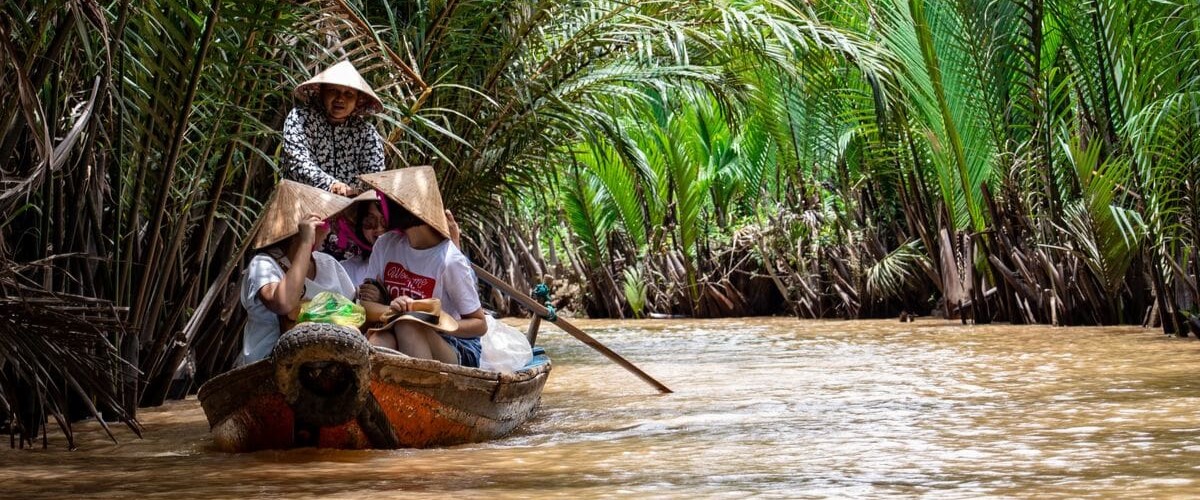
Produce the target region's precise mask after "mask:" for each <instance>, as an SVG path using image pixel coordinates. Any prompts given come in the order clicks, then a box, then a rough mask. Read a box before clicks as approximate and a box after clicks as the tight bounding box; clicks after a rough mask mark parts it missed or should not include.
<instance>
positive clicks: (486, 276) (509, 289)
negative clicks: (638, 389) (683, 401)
mask: <svg viewBox="0 0 1200 500" xmlns="http://www.w3.org/2000/svg"><path fill="white" fill-rule="evenodd" d="M471 267H473V268H474V269H475V274H477V275H479V277H480V278H481V279H483V281H486V282H488V284H490V285H492V286H494V287H496V288H499V289H500V291H502V292H504V293H506V294H508V296H509V297H512V298H513V299H514V300H516V301H517V302H520V303H521V305H523V306H525V307H526V308H528V309H529V310H530V311H533V313H534V314H536V315H538V316H541V317H543V318H545V317H546V316H547V315H548V314H549V313H550V311H549V310H547V309H546V306H543V305H542V304H539V303H538V301H536V300H533V297H530V296H528V295H526V294H525V293H524V292H521V291H520V290H517V289H516V288H514V287H513V286H512V285H509V284H508V283H505V282H504V281H502V280H501V279H500V278H498V277H496V276H495V275H493V274H492V273H489V272H487V271H486V270H484V269H483V268H482V267H479V265H478V264H471ZM547 321H550V322H551V323H554V324H555V326H557V327H559V328H562V329H563V331H565V332H567V333H569V334H570V335H571V336H572V337H575V338H576V339H578V340H579V341H580V342H583V343H584V344H587V345H588V347H591V348H592V349H595V350H596V351H597V352H599V353H600V354H603V355H604V357H606V358H608V359H610V360H612V361H613V362H614V363H616V364H618V365H621V367H622V368H624V369H626V370H628V371H629V372H630V373H633V374H634V375H637V376H638V378H640V379H642V380H643V381H645V382H646V383H648V384H650V385H651V386H654V388H655V389H658V392H661V393H664V394H666V393H670V392H673V391H671V389H670V388H668V387H667V386H665V385H663V383H662V382H659V381H657V380H655V379H654V377H651V376H650V375H649V374H647V373H646V372H644V371H642V370H641V368H638V367H637V366H634V364H633V363H630V362H629V361H628V360H626V359H625V358H622V357H621V355H620V354H617V353H616V352H614V351H613V350H612V349H609V348H608V347H607V346H605V345H604V344H601V343H600V341H599V340H596V339H594V338H592V336H591V335H588V334H586V333H583V330H580V329H579V328H576V327H575V325H572V324H571V323H570V322H568V321H567V320H565V319H563V318H562V317H561V316H559V317H557V318H555V319H553V320H549V319H548V320H547Z"/></svg>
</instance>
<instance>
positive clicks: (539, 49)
mask: <svg viewBox="0 0 1200 500" xmlns="http://www.w3.org/2000/svg"><path fill="white" fill-rule="evenodd" d="M341 58H350V59H352V60H353V61H354V62H355V63H356V65H357V66H358V67H359V69H360V70H361V71H362V72H363V73H364V74H365V76H366V77H367V78H368V80H370V81H371V82H372V83H373V85H374V86H375V88H376V89H378V90H379V93H380V94H381V95H382V96H383V98H384V100H385V104H386V107H387V112H386V113H383V114H382V116H381V117H380V118H379V120H378V124H379V126H380V129H381V131H382V132H384V134H385V136H386V137H387V142H388V144H389V147H388V162H389V165H391V166H393V167H399V166H404V165H414V164H433V165H434V166H435V167H437V168H438V171H439V175H440V180H441V183H442V186H443V190H444V193H445V198H446V201H447V205H448V206H449V207H450V208H451V209H453V210H455V211H456V213H457V214H458V215H459V218H460V219H462V220H463V221H464V225H465V232H466V239H467V244H466V245H467V247H468V250H469V252H470V253H471V255H472V258H473V259H475V260H476V261H477V262H480V263H482V264H483V265H484V266H485V267H489V268H492V269H495V270H497V272H499V273H500V274H502V275H503V276H504V277H505V278H507V279H508V280H510V281H511V282H513V283H514V284H516V285H517V286H518V287H527V286H529V285H531V284H532V283H535V282H537V281H540V280H542V279H543V278H544V275H546V274H553V275H554V276H555V278H556V281H557V282H558V283H559V291H560V296H561V297H563V298H564V300H565V301H570V302H569V306H570V307H571V308H574V309H576V310H583V311H586V312H587V313H589V314H593V315H604V316H626V315H634V316H642V315H646V314H651V313H658V314H687V315H696V316H718V315H737V314H764V313H767V314H770V313H791V314H796V315H799V316H803V317H848V318H854V317H869V316H884V315H894V314H898V313H899V312H901V311H908V312H909V313H915V314H922V315H923V314H929V313H930V311H931V310H934V309H935V308H936V311H937V312H938V313H939V314H944V315H946V316H947V317H959V316H963V317H968V318H972V319H973V320H975V321H977V322H986V321H993V320H1003V321H1013V322H1054V323H1058V324H1104V323H1117V322H1127V323H1139V322H1143V320H1144V319H1146V320H1148V321H1153V322H1159V323H1161V324H1162V325H1163V328H1164V329H1165V331H1167V332H1173V333H1185V332H1186V331H1187V329H1189V328H1192V329H1195V328H1196V326H1197V325H1200V319H1198V318H1200V316H1198V314H1200V291H1198V288H1197V275H1198V273H1200V267H1198V266H1200V263H1198V262H1197V259H1198V256H1197V254H1196V251H1195V250H1194V249H1195V248H1196V247H1197V244H1198V243H1200V220H1198V218H1200V202H1198V201H1197V197H1196V195H1197V186H1196V179H1197V178H1198V174H1200V172H1198V170H1200V141H1198V140H1197V132H1200V4H1197V3H1196V2H1194V1H1191V0H1086V1H1076V0H1070V1H1068V0H960V1H949V0H947V1H940V0H939V1H934V0H878V1H862V0H860V1H849V0H846V1H832V2H806V1H802V0H794V1H787V0H736V1H727V2H696V1H687V0H657V1H646V2H613V1H603V0H591V1H577V2H559V1H538V0H520V1H507V2H498V1H494V0H445V1H436V2H423V1H413V2H407V1H406V2H375V1H367V0H361V1H360V0H318V1H314V2H311V3H307V4H305V5H296V4H294V3H290V2H236V1H223V0H213V1H211V2H206V3H195V2H179V1H177V0H150V1H145V2H129V1H127V0H126V1H108V2H73V1H54V0H49V1H47V0H40V1H30V0H9V1H6V2H5V3H4V4H3V6H2V7H0V102H4V103H9V105H8V106H3V107H0V182H2V184H0V206H3V211H2V212H0V213H3V214H4V215H3V219H2V220H0V260H3V261H4V262H5V263H6V264H5V265H6V267H7V268H9V269H10V271H8V273H9V274H7V275H9V276H14V278H13V279H12V280H10V281H6V282H5V283H8V282H11V283H14V284H13V285H4V292H5V293H4V296H5V297H9V298H11V297H14V296H18V295H21V294H22V293H25V292H18V290H32V288H30V287H31V286H34V287H36V288H37V293H38V294H46V295H38V296H39V297H58V299H55V300H62V301H63V303H64V304H75V303H77V302H78V301H79V300H83V299H80V297H82V298H85V299H86V300H88V301H90V302H87V303H88V304H89V305H88V307H87V308H86V309H87V314H89V315H91V316H88V317H90V318H95V317H96V315H97V314H98V313H97V310H98V307H107V308H108V310H109V311H110V315H109V316H111V317H114V318H119V320H108V319H106V320H104V321H63V322H62V323H61V328H63V329H64V331H68V332H69V333H70V335H63V336H62V337H61V340H58V341H54V342H53V343H54V344H55V345H61V347H60V348H61V349H63V352H69V353H72V354H71V355H69V356H64V357H58V358H46V357H38V356H31V355H29V353H28V352H22V349H24V350H26V351H28V350H29V349H33V348H34V347H32V346H34V345H35V344H33V343H4V345H3V346H0V365H2V368H3V369H0V395H3V396H4V397H3V398H0V404H2V405H0V410H8V411H0V414H2V413H15V412H17V411H18V410H21V409H22V408H25V409H27V407H28V406H29V405H28V404H26V403H23V402H22V401H25V400H26V399H27V398H18V397H17V393H18V392H21V391H26V392H30V391H32V392H33V393H34V396H35V397H34V398H33V399H34V400H40V401H42V403H43V404H45V405H46V407H47V408H49V411H51V412H52V413H53V414H55V415H58V416H60V417H62V413H63V412H64V411H65V403H63V400H64V399H65V398H67V395H68V394H69V393H72V392H75V393H78V394H82V395H84V398H83V399H93V400H96V401H98V402H100V403H101V406H112V407H114V409H113V411H114V412H115V414H116V415H117V416H126V417H127V416H131V415H132V414H133V410H134V408H135V407H136V406H137V404H139V403H141V404H155V403H157V402H159V401H161V400H162V399H163V397H165V395H166V393H167V391H168V388H169V387H170V385H171V379H172V376H173V375H174V374H175V373H176V368H177V367H178V366H180V365H181V363H183V362H185V361H187V360H190V362H191V363H192V364H194V365H195V369H196V375H197V376H198V377H199V378H200V379H203V378H204V377H206V376H209V375H211V374H213V373H216V372H220V371H222V370H224V369H226V368H227V367H228V366H229V362H230V360H231V359H232V354H233V352H235V351H236V350H237V349H238V346H239V340H238V332H240V325H241V319H242V318H241V311H240V309H239V308H238V307H237V300H236V293H237V290H236V287H235V286H234V284H235V283H236V280H237V275H238V272H239V270H240V266H241V264H242V260H243V259H242V258H241V257H242V254H243V253H244V251H245V248H244V246H245V241H246V238H245V236H246V235H247V233H248V232H249V231H250V230H251V227H252V225H253V222H254V220H255V214H256V213H257V210H258V207H259V205H260V202H261V200H264V199H265V197H266V196H265V195H266V194H267V193H268V192H269V190H270V188H271V186H272V185H273V184H274V182H275V180H276V179H277V178H278V176H279V172H278V166H277V156H278V155H277V149H278V139H279V137H278V129H279V125H280V124H281V122H282V118H283V116H284V114H285V113H286V111H287V110H288V108H289V107H290V105H291V99H290V94H289V91H290V89H291V88H292V87H294V85H295V84H296V83H297V82H299V81H301V80H303V79H304V78H306V77H307V76H308V75H310V74H312V73H313V72H314V71H315V70H317V69H320V68H323V67H325V66H327V65H328V64H330V63H331V62H334V61H336V60H338V59H341ZM17 284H19V286H17ZM28 293H33V292H28ZM487 293H488V296H489V299H491V306H492V307H495V308H497V309H501V310H506V311H512V310H514V306H513V305H512V304H511V303H507V302H505V301H504V300H503V299H502V298H499V297H496V296H495V293H494V292H492V291H487ZM39 300H43V301H44V300H49V299H39ZM96 304H100V305H101V306H96ZM939 304H940V305H939ZM81 314H83V313H81ZM109 316H106V318H107V317H109ZM7 325H8V326H3V327H0V336H12V335H18V334H19V333H20V328H18V327H16V326H14V324H12V323H8V324H7ZM39 331H40V330H39ZM56 338H59V337H56ZM80 339H89V340H87V341H82V340H80ZM38 345H40V344H38ZM95 356H98V357H99V358H100V359H103V358H105V357H108V358H112V357H115V356H119V357H120V358H121V359H123V360H125V361H127V362H128V366H132V367H136V368H137V369H138V370H140V374H135V373H134V372H133V370H131V369H126V368H125V367H123V366H122V365H120V364H119V363H110V364H107V365H103V366H106V368H103V370H105V371H106V372H107V373H108V374H109V375H111V376H110V377H95V376H92V375H91V374H92V373H93V372H94V371H95V370H96V369H97V368H96V366H100V365H97V364H95V363H93V362H92V360H93V359H94V357H95ZM22 384H24V385H22ZM122 409H123V411H122ZM88 411H89V412H92V413H98V412H99V411H107V410H104V409H103V408H101V409H100V410H97V409H95V408H90V409H89V410H88ZM22 432H23V433H24V435H26V436H31V435H32V434H31V433H29V429H28V425H26V426H25V428H23V429H22Z"/></svg>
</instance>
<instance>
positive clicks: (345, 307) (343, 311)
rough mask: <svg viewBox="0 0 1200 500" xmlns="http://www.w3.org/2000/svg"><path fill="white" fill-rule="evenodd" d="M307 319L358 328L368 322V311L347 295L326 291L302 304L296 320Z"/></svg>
mask: <svg viewBox="0 0 1200 500" xmlns="http://www.w3.org/2000/svg"><path fill="white" fill-rule="evenodd" d="M306 321H311V322H313V323H330V324H334V325H342V326H349V327H351V328H358V327H360V326H362V324H363V323H366V322H367V312H366V310H365V309H363V307H362V306H360V305H358V304H355V303H354V301H352V300H350V299H349V298H347V297H346V296H345V295H342V294H340V293H336V292H328V291H326V292H321V293H318V294H317V296H316V297H313V298H312V300H310V301H308V302H305V303H304V304H303V305H301V306H300V315H299V316H297V317H296V322H297V323H304V322H306Z"/></svg>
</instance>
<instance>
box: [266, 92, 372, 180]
mask: <svg viewBox="0 0 1200 500" xmlns="http://www.w3.org/2000/svg"><path fill="white" fill-rule="evenodd" d="M283 166H284V172H285V175H286V176H287V178H289V179H292V180H294V181H298V182H303V183H305V184H308V185H310V186H315V187H318V188H321V189H324V190H329V186H331V185H333V183H334V182H336V181H341V182H343V183H345V184H347V185H350V186H355V187H357V188H359V189H362V184H361V183H360V182H359V181H358V175H359V174H368V173H372V172H382V171H383V139H382V138H381V137H380V136H379V132H378V131H376V130H375V126H374V125H372V124H371V123H370V122H368V121H367V120H365V119H363V117H361V116H351V117H350V118H348V119H346V121H345V122H342V123H341V124H338V125H334V124H333V123H330V122H329V119H328V118H326V117H325V112H324V111H323V110H321V109H320V108H318V107H314V106H307V105H303V104H300V105H297V106H296V107H294V108H292V111H291V112H290V113H288V116H287V120H284V122H283Z"/></svg>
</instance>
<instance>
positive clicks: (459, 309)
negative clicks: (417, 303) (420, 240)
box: [366, 231, 481, 319]
mask: <svg viewBox="0 0 1200 500" xmlns="http://www.w3.org/2000/svg"><path fill="white" fill-rule="evenodd" d="M366 277H371V278H375V279H377V280H379V281H380V282H381V283H383V286H384V287H386V288H387V289H388V293H389V294H390V295H391V296H392V297H398V296H400V295H407V296H409V297H412V298H414V299H428V298H437V299H439V300H441V301H442V310H443V311H446V313H447V314H449V315H450V316H452V317H454V319H462V317H463V315H464V314H467V313H472V312H475V311H478V310H479V308H480V307H481V306H480V304H479V292H478V291H476V289H475V283H476V280H475V271H473V270H472V269H471V262H470V261H469V260H467V256H466V255H463V253H462V252H461V251H459V249H458V247H456V246H454V243H451V242H450V240H443V241H442V242H441V243H438V244H437V245H434V246H433V247H430V248H424V249H419V250H418V249H416V248H413V247H412V246H411V245H409V244H408V238H407V237H405V236H404V233H402V232H399V231H390V232H388V233H386V234H384V235H383V236H380V237H379V240H378V241H376V242H375V246H374V247H373V248H372V249H371V260H370V261H369V262H368V263H367V273H366Z"/></svg>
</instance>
